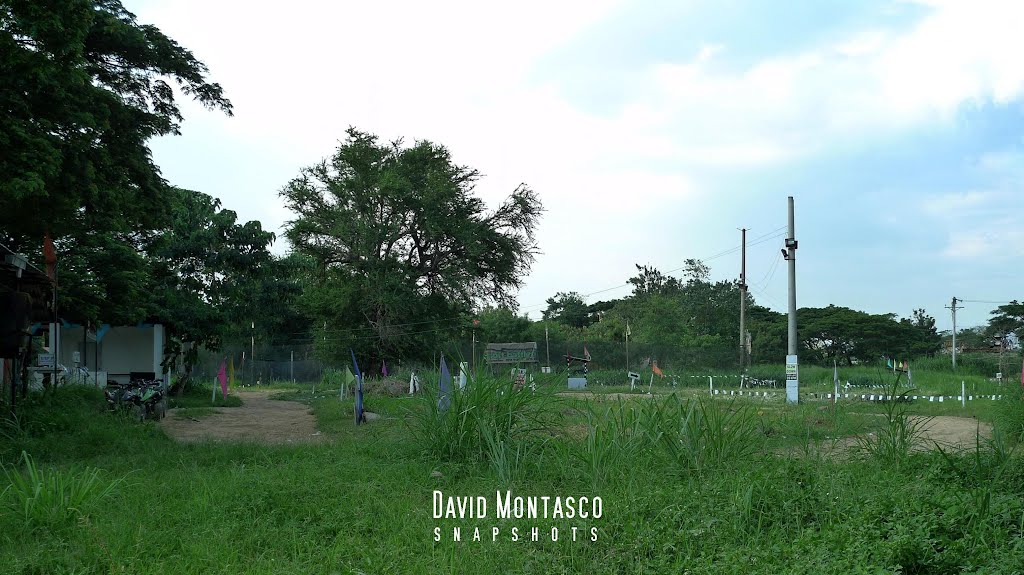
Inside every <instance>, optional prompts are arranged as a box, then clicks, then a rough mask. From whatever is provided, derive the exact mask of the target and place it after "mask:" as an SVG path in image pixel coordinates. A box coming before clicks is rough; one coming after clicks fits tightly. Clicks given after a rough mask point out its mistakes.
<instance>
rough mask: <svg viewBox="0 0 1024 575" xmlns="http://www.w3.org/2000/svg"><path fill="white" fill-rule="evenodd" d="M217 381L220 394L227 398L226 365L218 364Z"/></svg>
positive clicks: (222, 362) (224, 363)
mask: <svg viewBox="0 0 1024 575" xmlns="http://www.w3.org/2000/svg"><path fill="white" fill-rule="evenodd" d="M217 380H218V381H220V392H221V394H222V395H223V396H224V397H227V396H228V373H227V363H226V362H224V361H221V362H220V370H218V371H217Z"/></svg>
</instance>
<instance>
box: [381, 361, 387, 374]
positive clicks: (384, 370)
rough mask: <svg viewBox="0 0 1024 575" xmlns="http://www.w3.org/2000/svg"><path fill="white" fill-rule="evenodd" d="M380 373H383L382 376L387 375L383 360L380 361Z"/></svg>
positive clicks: (385, 364)
mask: <svg viewBox="0 0 1024 575" xmlns="http://www.w3.org/2000/svg"><path fill="white" fill-rule="evenodd" d="M380 374H381V375H383V376H384V377H387V376H388V364H387V363H385V362H384V361H381V362H380Z"/></svg>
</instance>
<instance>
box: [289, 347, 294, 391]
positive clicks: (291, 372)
mask: <svg viewBox="0 0 1024 575" xmlns="http://www.w3.org/2000/svg"><path fill="white" fill-rule="evenodd" d="M289 375H291V379H292V383H295V350H292V361H291V364H290V365H289Z"/></svg>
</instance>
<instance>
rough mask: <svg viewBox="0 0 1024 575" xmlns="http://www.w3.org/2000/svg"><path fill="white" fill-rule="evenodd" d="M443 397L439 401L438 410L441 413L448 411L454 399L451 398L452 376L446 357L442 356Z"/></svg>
mask: <svg viewBox="0 0 1024 575" xmlns="http://www.w3.org/2000/svg"><path fill="white" fill-rule="evenodd" d="M440 385H441V397H440V398H439V399H438V400H437V409H438V410H439V411H448V406H450V405H451V403H452V399H451V397H450V395H451V392H452V374H451V372H449V371H448V364H447V363H445V361H444V356H443V355H442V356H441V381H440Z"/></svg>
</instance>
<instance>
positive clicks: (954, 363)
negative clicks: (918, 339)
mask: <svg viewBox="0 0 1024 575" xmlns="http://www.w3.org/2000/svg"><path fill="white" fill-rule="evenodd" d="M956 301H957V300H956V297H953V305H947V306H946V309H948V310H951V311H952V312H953V369H956V310H958V309H964V307H963V306H960V307H959V308H958V307H956Z"/></svg>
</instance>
